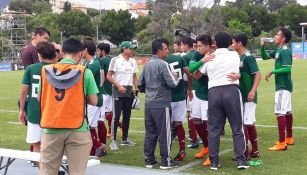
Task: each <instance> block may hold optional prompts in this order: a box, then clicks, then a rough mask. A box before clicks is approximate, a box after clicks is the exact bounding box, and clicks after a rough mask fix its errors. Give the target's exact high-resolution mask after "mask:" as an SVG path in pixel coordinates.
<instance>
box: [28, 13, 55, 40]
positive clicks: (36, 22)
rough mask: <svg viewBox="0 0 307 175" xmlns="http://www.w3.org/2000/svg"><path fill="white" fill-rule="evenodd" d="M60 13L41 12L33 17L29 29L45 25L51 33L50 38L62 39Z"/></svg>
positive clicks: (32, 29)
mask: <svg viewBox="0 0 307 175" xmlns="http://www.w3.org/2000/svg"><path fill="white" fill-rule="evenodd" d="M59 16H60V15H59V14H57V13H44V14H39V15H37V16H35V17H33V18H31V19H30V20H29V22H28V24H27V30H28V31H34V30H35V28H37V27H45V28H47V29H48V30H49V31H50V33H51V36H50V40H51V41H55V42H59V41H60V28H59V25H58V23H57V21H58V18H59Z"/></svg>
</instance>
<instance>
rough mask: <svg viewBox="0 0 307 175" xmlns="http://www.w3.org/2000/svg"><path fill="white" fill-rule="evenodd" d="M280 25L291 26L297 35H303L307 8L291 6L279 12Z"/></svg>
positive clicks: (306, 19)
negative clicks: (302, 29)
mask: <svg viewBox="0 0 307 175" xmlns="http://www.w3.org/2000/svg"><path fill="white" fill-rule="evenodd" d="M277 20H278V25H279V26H289V27H290V29H291V30H294V31H295V34H296V35H301V26H300V25H299V24H300V23H301V22H306V21H307V6H301V5H297V4H293V5H289V6H287V7H284V8H282V9H280V10H279V13H278V18H277Z"/></svg>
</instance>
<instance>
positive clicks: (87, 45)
mask: <svg viewBox="0 0 307 175" xmlns="http://www.w3.org/2000/svg"><path fill="white" fill-rule="evenodd" d="M82 45H83V49H87V52H88V54H89V55H91V56H94V55H95V53H96V45H95V43H94V41H93V40H87V39H84V40H82Z"/></svg>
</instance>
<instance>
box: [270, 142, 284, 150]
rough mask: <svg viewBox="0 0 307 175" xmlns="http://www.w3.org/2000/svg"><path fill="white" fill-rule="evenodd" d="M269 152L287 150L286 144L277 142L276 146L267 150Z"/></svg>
mask: <svg viewBox="0 0 307 175" xmlns="http://www.w3.org/2000/svg"><path fill="white" fill-rule="evenodd" d="M268 150H270V151H285V150H287V144H286V142H278V143H277V144H276V145H274V146H272V147H270V148H268Z"/></svg>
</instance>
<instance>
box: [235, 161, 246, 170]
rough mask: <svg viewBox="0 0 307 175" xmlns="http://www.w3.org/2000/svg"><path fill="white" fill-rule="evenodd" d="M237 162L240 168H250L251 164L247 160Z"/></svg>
mask: <svg viewBox="0 0 307 175" xmlns="http://www.w3.org/2000/svg"><path fill="white" fill-rule="evenodd" d="M237 164H238V169H239V170H244V169H247V168H249V165H248V164H247V162H246V161H245V160H237Z"/></svg>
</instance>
